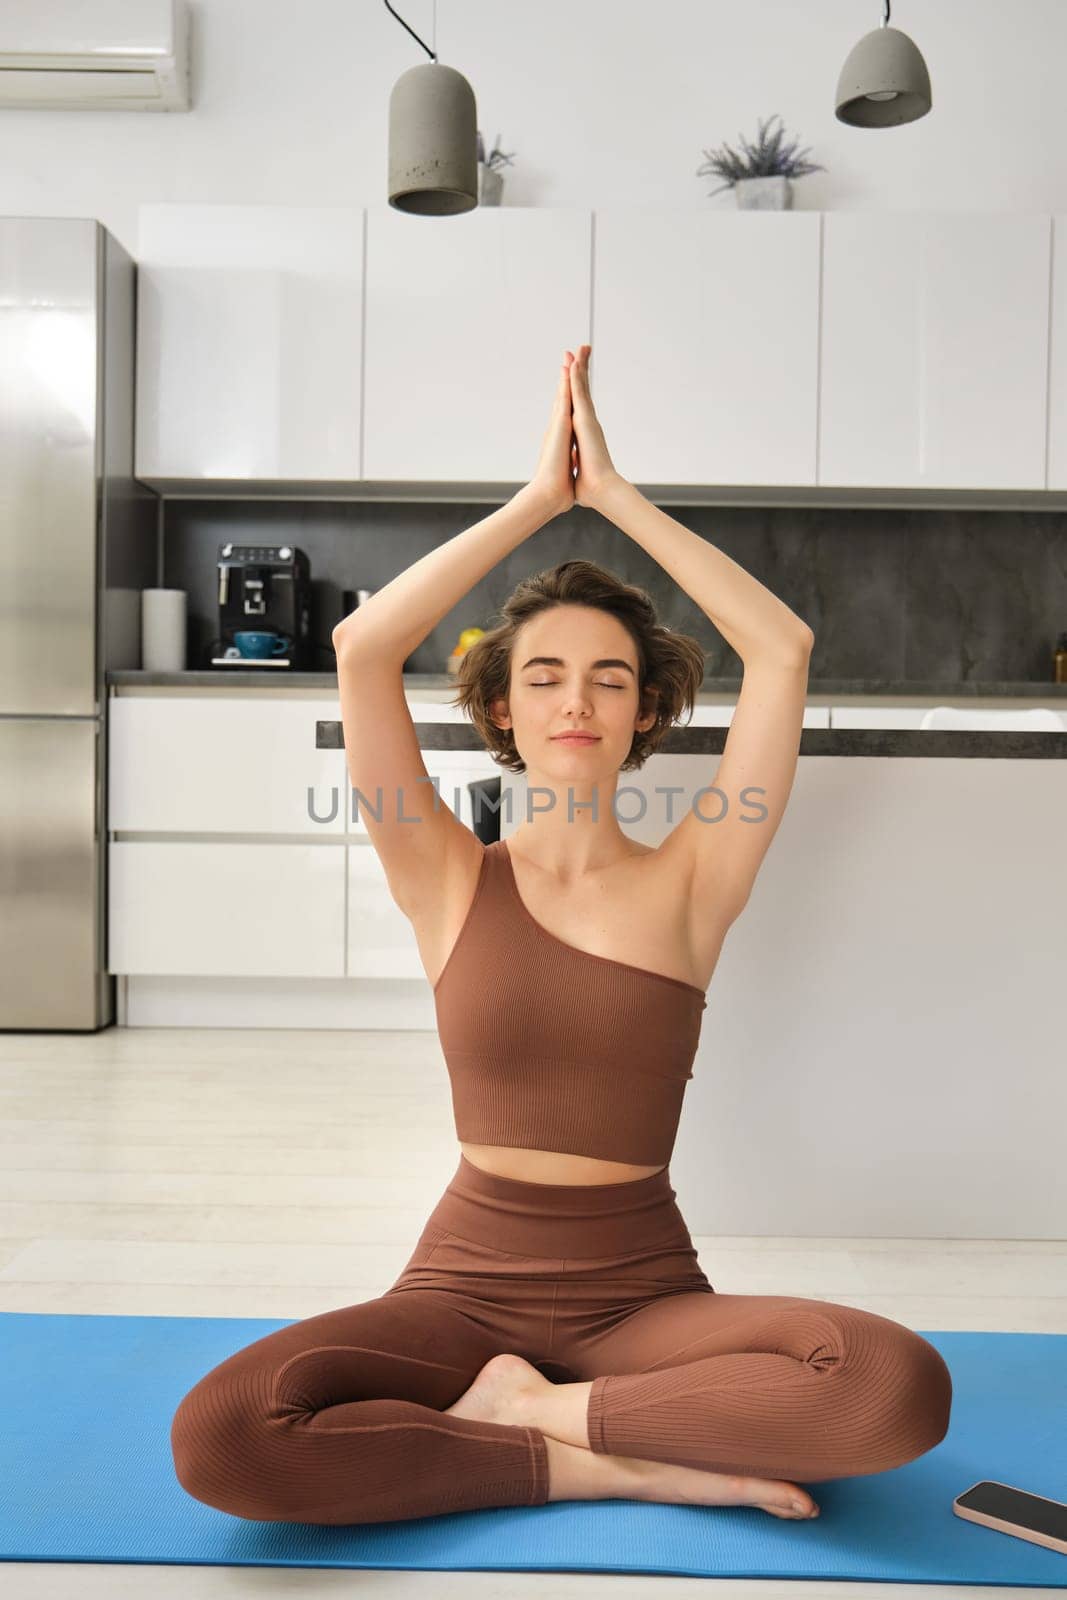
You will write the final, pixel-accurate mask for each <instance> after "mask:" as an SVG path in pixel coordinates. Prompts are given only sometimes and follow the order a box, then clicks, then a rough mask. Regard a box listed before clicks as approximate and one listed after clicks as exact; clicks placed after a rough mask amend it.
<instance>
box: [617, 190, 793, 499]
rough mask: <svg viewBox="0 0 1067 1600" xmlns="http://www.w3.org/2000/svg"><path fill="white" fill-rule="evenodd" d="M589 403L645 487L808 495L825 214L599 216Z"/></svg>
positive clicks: (621, 466)
mask: <svg viewBox="0 0 1067 1600" xmlns="http://www.w3.org/2000/svg"><path fill="white" fill-rule="evenodd" d="M595 237H596V251H595V259H596V276H595V281H594V286H593V313H594V335H593V339H592V345H593V353H592V360H591V367H590V371H591V376H592V388H593V396H594V400H595V402H596V407H597V413H598V415H599V416H600V419H601V421H602V423H603V425H604V432H605V434H606V436H607V439H608V442H609V447H610V449H611V455H612V460H613V461H614V463H615V465H616V467H617V468H618V470H619V472H621V473H622V475H623V476H624V477H626V478H629V479H630V480H631V481H632V482H633V481H636V482H640V483H646V484H660V483H662V484H814V483H815V481H816V477H815V466H816V431H815V430H816V414H817V394H818V344H819V338H818V328H819V213H818V212H808V213H803V212H801V213H797V212H744V213H740V214H737V213H733V212H729V213H725V212H710V211H709V212H705V211H700V210H681V209H644V208H642V209H640V210H634V209H626V210H610V209H609V210H605V211H597V213H596V236H595Z"/></svg>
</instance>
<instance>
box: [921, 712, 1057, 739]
mask: <svg viewBox="0 0 1067 1600" xmlns="http://www.w3.org/2000/svg"><path fill="white" fill-rule="evenodd" d="M919 727H920V728H989V729H1011V730H1013V731H1018V732H1021V733H1025V732H1030V731H1033V730H1037V729H1040V730H1044V731H1046V732H1048V733H1064V732H1067V717H1064V716H1061V715H1060V714H1059V712H1058V711H1051V710H1047V709H1045V708H1044V707H1039V706H1034V707H1033V708H1032V709H1031V710H1029V711H990V710H985V709H983V708H981V707H980V706H972V707H967V708H964V707H962V706H931V707H930V709H929V711H927V712H926V713H925V714H924V716H923V718H922V720H921V722H920V723H919Z"/></svg>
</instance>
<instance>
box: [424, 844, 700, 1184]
mask: <svg viewBox="0 0 1067 1600" xmlns="http://www.w3.org/2000/svg"><path fill="white" fill-rule="evenodd" d="M433 992H434V1004H435V1007H436V1012H437V1025H438V1032H439V1035H440V1039H441V1047H442V1050H443V1052H444V1057H445V1062H446V1064H447V1067H448V1075H449V1078H450V1080H451V1085H452V1108H453V1112H454V1114H455V1122H456V1134H457V1137H458V1138H459V1139H460V1140H461V1141H462V1142H464V1143H466V1142H470V1143H472V1144H495V1145H517V1146H519V1147H521V1148H524V1149H527V1150H559V1151H564V1152H567V1153H570V1154H573V1155H582V1156H594V1157H600V1158H601V1159H603V1160H605V1161H625V1162H631V1163H633V1164H634V1165H642V1166H652V1165H658V1166H665V1165H666V1164H667V1162H668V1161H669V1160H670V1157H671V1151H672V1150H673V1148H674V1140H675V1136H676V1134H677V1131H678V1118H679V1116H680V1114H681V1109H682V1098H683V1096H684V1094H685V1085H686V1081H687V1079H689V1078H691V1077H692V1076H693V1071H692V1067H693V1058H694V1056H695V1055H696V1048H697V1042H698V1040H699V1038H700V1026H701V1022H702V1020H703V1019H702V1013H703V1011H704V1008H705V1006H706V1005H707V1000H706V998H705V994H704V991H703V990H702V989H698V988H697V986H696V985H695V984H692V983H686V982H684V981H683V980H682V979H681V978H672V977H669V976H668V975H667V974H666V973H658V972H650V971H647V970H646V969H645V968H644V967H637V966H631V965H630V964H629V962H626V961H615V960H613V959H612V958H611V957H610V956H598V955H594V954H593V953H592V952H591V951H585V950H578V949H576V948H575V946H574V945H570V944H567V943H566V942H565V941H564V940H562V939H558V938H556V936H555V934H552V933H549V931H548V929H547V928H543V927H542V926H541V924H540V923H539V922H538V921H536V919H535V918H534V917H533V916H532V915H531V914H530V912H529V911H528V910H527V909H526V905H525V902H524V901H523V900H522V898H521V896H520V894H519V891H518V887H517V885H516V882H515V876H514V872H513V869H512V865H511V857H510V856H509V854H508V848H507V843H506V841H504V840H502V839H501V840H497V841H495V842H494V843H492V844H489V845H487V846H486V847H485V855H484V858H483V860H482V866H481V871H480V873H479V876H478V884H477V888H476V889H475V892H474V898H473V900H472V901H471V904H470V909H469V910H468V912H467V916H466V920H465V921H464V923H463V926H462V928H461V929H460V932H459V937H458V938H457V940H456V943H455V944H454V946H453V947H452V950H451V952H450V954H449V956H448V960H447V961H446V962H445V966H444V969H443V971H442V972H441V975H440V977H439V978H438V980H437V983H436V984H435V985H434V991H433Z"/></svg>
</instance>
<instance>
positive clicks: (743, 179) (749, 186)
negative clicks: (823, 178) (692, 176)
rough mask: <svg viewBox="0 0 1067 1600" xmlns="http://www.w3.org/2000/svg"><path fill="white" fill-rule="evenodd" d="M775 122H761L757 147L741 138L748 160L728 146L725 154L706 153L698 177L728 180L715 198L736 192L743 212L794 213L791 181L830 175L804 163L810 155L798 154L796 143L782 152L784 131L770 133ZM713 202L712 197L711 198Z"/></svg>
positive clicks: (725, 148)
mask: <svg viewBox="0 0 1067 1600" xmlns="http://www.w3.org/2000/svg"><path fill="white" fill-rule="evenodd" d="M777 115H778V113H777V112H776V113H775V116H777ZM779 120H780V119H779ZM773 121H774V117H769V118H768V119H767V122H766V123H763V122H762V121H761V122H760V124H759V135H758V138H757V141H756V144H755V146H753V145H750V144H749V142H748V140H747V139H745V138H744V137H743V135H741V134H738V138H739V139H740V140H741V144H742V146H743V148H744V152H745V158H746V159H744V160H743V159H742V158H741V156H739V155H738V154H737V152H736V151H734V150H731V149H730V146H729V145H728V144H727V145H723V147H722V149H721V150H705V151H704V154H705V156H706V157H707V161H706V162H705V164H704V166H702V167H698V168H697V177H698V178H703V177H705V176H708V175H710V176H712V177H716V178H725V179H726V182H725V183H723V184H720V185H719V187H718V189H713V190H712V191H711V194H720V193H721V192H722V190H723V189H729V188H732V189H733V191H734V193H735V195H736V196H737V204H738V207H739V208H740V209H742V210H755V211H790V210H792V206H793V185H792V181H791V180H792V179H793V178H801V177H803V176H804V175H805V174H806V173H808V172H825V171H826V168H825V167H822V166H819V165H818V163H815V164H812V163H811V162H809V161H804V160H803V159H802V157H803V156H804V155H805V154H806V153H807V152H806V151H801V153H800V155H799V156H798V155H797V154H796V148H797V141H796V140H795V139H794V140H793V143H792V144H791V145H787V146H786V147H785V149H782V147H781V144H782V134H783V132H784V129H783V128H778V130H777V131H776V132H775V133H773V134H772V133H770V132H769V129H770V125H771V123H772V122H773ZM710 198H711V195H709V196H708V199H709V200H710Z"/></svg>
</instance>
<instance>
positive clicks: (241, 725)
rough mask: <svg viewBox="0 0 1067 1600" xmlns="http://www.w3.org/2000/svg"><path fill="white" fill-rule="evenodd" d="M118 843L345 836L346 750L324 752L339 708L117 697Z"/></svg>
mask: <svg viewBox="0 0 1067 1600" xmlns="http://www.w3.org/2000/svg"><path fill="white" fill-rule="evenodd" d="M108 711H109V722H108V734H109V742H110V760H109V771H108V827H109V829H110V830H111V831H112V832H113V833H118V832H124V831H131V832H156V833H202V832H203V833H310V834H325V835H331V834H343V833H344V832H345V804H346V795H347V788H348V775H347V772H346V769H345V758H344V751H343V750H317V749H316V748H315V724H316V721H320V720H322V721H335V722H336V721H339V720H340V716H341V706H340V701H339V700H337V699H332V700H326V699H324V700H311V699H307V700H305V699H292V700H286V699H282V698H280V697H279V698H277V699H274V698H272V697H268V696H265V695H256V694H248V695H244V696H240V695H235V696H230V697H222V696H221V694H220V695H219V697H217V698H216V697H209V696H206V695H190V696H187V697H184V698H182V697H178V696H174V697H173V698H170V697H165V696H158V697H156V696H151V695H143V696H142V695H128V696H123V695H120V696H117V697H116V696H113V697H112V698H111V700H110V701H109V704H108Z"/></svg>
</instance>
